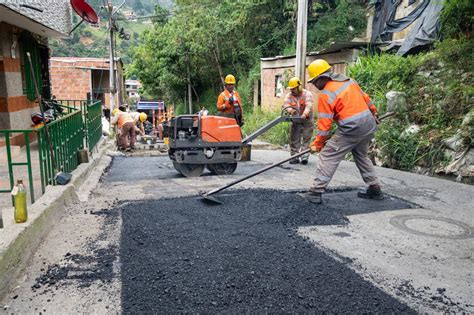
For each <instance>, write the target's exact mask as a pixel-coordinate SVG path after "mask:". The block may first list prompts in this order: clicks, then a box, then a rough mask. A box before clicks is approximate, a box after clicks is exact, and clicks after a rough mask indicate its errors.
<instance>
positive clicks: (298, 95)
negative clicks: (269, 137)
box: [283, 77, 313, 165]
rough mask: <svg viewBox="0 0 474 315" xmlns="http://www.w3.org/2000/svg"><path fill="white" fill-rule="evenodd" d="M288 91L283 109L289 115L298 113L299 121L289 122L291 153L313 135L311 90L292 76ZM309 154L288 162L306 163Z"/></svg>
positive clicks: (306, 145) (298, 150) (307, 143)
mask: <svg viewBox="0 0 474 315" xmlns="http://www.w3.org/2000/svg"><path fill="white" fill-rule="evenodd" d="M288 89H290V92H289V93H288V94H287V95H286V97H285V101H284V103H283V109H285V110H286V111H287V112H288V114H290V115H298V116H300V117H301V118H302V119H301V121H294V122H292V123H291V129H290V150H291V155H295V154H297V153H298V152H300V149H301V148H302V149H303V150H304V149H306V148H307V147H308V146H309V143H310V142H311V137H312V136H313V96H312V95H311V92H310V91H308V90H305V89H303V84H302V83H301V81H300V79H298V78H297V77H293V78H291V79H290V81H288ZM308 158H309V154H305V155H303V156H302V157H301V161H300V159H299V158H294V159H292V160H290V164H298V163H300V162H301V164H303V165H306V164H308Z"/></svg>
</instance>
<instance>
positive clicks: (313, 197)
mask: <svg viewBox="0 0 474 315" xmlns="http://www.w3.org/2000/svg"><path fill="white" fill-rule="evenodd" d="M297 195H299V196H300V197H303V198H304V199H306V200H308V201H309V202H311V203H314V204H317V205H320V204H322V203H323V194H322V193H320V192H315V191H311V190H310V191H308V192H305V193H297Z"/></svg>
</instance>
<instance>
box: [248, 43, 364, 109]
mask: <svg viewBox="0 0 474 315" xmlns="http://www.w3.org/2000/svg"><path fill="white" fill-rule="evenodd" d="M367 45H368V44H367V43H353V42H349V43H338V44H333V45H332V46H331V47H329V48H328V49H325V50H322V51H320V52H311V53H308V54H307V55H306V66H308V65H309V64H310V63H311V62H312V61H314V60H316V59H325V60H327V61H328V62H329V63H330V64H331V65H332V66H333V70H334V72H336V73H341V74H347V67H348V65H349V64H351V63H353V62H355V61H356V60H357V57H358V55H359V52H360V49H359V48H360V47H367ZM295 66H296V56H295V55H291V56H276V57H270V58H262V59H261V64H260V71H261V73H260V75H261V76H260V77H261V82H260V91H258V92H256V91H254V94H255V95H257V94H260V95H261V99H260V103H259V104H260V106H261V108H262V110H264V111H274V110H278V109H281V107H282V105H283V103H284V100H285V96H286V94H287V93H288V92H289V90H288V89H287V88H286V87H287V85H288V81H289V79H290V78H291V77H293V76H294V74H295ZM308 78H309V76H308V71H307V70H306V80H305V88H306V89H307V90H309V91H311V92H312V93H313V96H314V99H315V100H316V98H317V95H318V94H319V91H318V90H317V89H316V88H315V87H314V86H313V85H312V84H309V83H306V81H307V80H308ZM316 103H317V102H316V101H315V102H314V110H316Z"/></svg>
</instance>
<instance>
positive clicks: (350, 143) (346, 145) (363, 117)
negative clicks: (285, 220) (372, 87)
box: [307, 59, 384, 203]
mask: <svg viewBox="0 0 474 315" xmlns="http://www.w3.org/2000/svg"><path fill="white" fill-rule="evenodd" d="M308 72H309V82H310V83H313V84H314V86H315V87H316V88H317V89H318V90H320V91H321V94H320V95H319V97H318V120H317V127H318V130H317V134H316V139H315V140H314V142H313V143H312V144H311V147H310V148H311V151H312V152H320V153H319V162H318V165H317V169H316V178H315V180H314V183H313V186H312V187H311V188H310V191H309V193H308V194H307V198H308V199H309V200H310V201H311V202H313V203H322V198H321V197H322V193H323V192H325V189H326V187H327V186H328V184H329V182H330V180H331V179H332V177H333V175H334V173H335V172H336V169H337V167H338V165H339V163H340V162H341V161H342V160H343V159H344V157H345V156H346V154H347V153H349V152H352V155H353V157H354V160H355V163H356V165H357V168H358V169H359V171H360V174H361V175H362V178H363V180H364V182H365V183H366V184H367V185H369V187H368V188H367V190H366V191H365V192H359V193H358V196H359V197H360V198H367V199H377V200H381V199H383V198H384V196H383V193H382V191H381V189H380V184H379V181H378V179H377V176H376V174H375V170H374V166H373V164H372V161H371V160H370V159H369V157H368V149H369V144H370V141H371V140H372V138H373V137H374V133H375V131H376V130H377V124H378V122H379V120H378V115H377V110H376V108H375V106H374V104H373V103H372V101H371V100H370V97H369V96H368V95H367V94H366V93H364V92H363V91H362V89H361V88H360V87H359V85H358V84H357V83H356V82H355V81H354V80H352V79H350V78H348V77H346V76H344V75H341V74H335V73H334V72H332V68H331V66H330V65H329V64H328V63H327V62H326V61H325V60H322V59H318V60H315V61H313V62H312V63H311V64H310V65H309V66H308ZM333 120H334V121H335V122H336V124H337V125H338V128H337V130H336V132H335V134H334V135H333V136H332V137H330V131H331V125H332V122H333ZM329 137H330V138H329Z"/></svg>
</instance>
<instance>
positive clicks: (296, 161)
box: [290, 158, 300, 164]
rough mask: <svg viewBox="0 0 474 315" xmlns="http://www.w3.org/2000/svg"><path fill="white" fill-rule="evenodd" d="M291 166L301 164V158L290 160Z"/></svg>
mask: <svg viewBox="0 0 474 315" xmlns="http://www.w3.org/2000/svg"><path fill="white" fill-rule="evenodd" d="M290 164H300V159H299V158H294V159H292V160H290Z"/></svg>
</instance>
